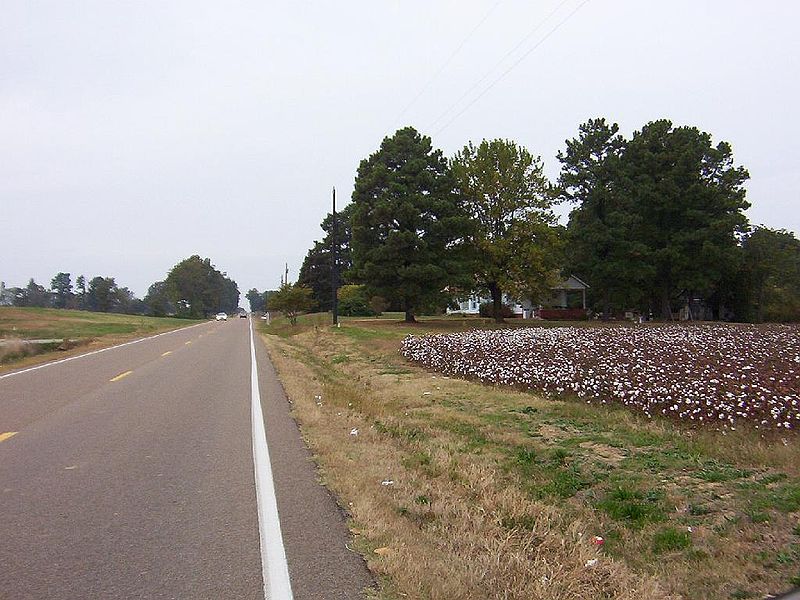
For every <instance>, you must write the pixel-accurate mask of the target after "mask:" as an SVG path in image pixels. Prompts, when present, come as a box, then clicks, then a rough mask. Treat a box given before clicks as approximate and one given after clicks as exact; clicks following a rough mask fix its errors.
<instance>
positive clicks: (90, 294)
mask: <svg viewBox="0 0 800 600" xmlns="http://www.w3.org/2000/svg"><path fill="white" fill-rule="evenodd" d="M118 291H119V290H118V288H117V284H116V282H115V281H114V278H113V277H94V278H92V280H91V281H89V289H88V290H87V292H86V306H87V308H88V309H89V310H93V311H97V312H109V311H110V310H111V309H112V308H114V307H115V306H117V305H118V304H119V296H118Z"/></svg>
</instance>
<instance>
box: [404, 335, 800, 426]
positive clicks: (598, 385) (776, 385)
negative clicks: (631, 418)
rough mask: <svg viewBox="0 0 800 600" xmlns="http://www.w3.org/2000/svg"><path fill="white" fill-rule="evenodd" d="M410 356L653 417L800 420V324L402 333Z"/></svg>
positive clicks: (721, 422)
mask: <svg viewBox="0 0 800 600" xmlns="http://www.w3.org/2000/svg"><path fill="white" fill-rule="evenodd" d="M402 352H403V355H404V356H405V357H406V358H408V359H410V360H412V361H415V362H418V363H420V364H422V365H424V366H425V367H427V368H429V369H433V370H435V371H439V372H442V373H444V374H447V375H454V376H458V377H466V378H473V379H478V380H480V381H482V382H484V383H490V384H501V385H512V386H521V387H524V388H527V389H532V390H537V391H542V392H545V393H547V394H549V395H553V396H557V395H561V394H569V395H577V396H578V397H580V398H583V399H585V400H586V401H587V402H599V403H610V402H616V403H622V404H625V405H627V406H629V407H631V408H634V409H636V410H638V411H641V412H643V413H645V414H646V415H647V416H653V415H659V414H660V415H666V416H667V417H670V418H673V419H678V420H682V421H688V422H695V423H701V424H711V425H712V426H715V427H725V428H735V427H736V426H737V425H738V424H740V423H741V422H743V421H749V422H753V423H755V426H756V427H759V428H761V429H780V430H784V431H785V430H787V429H797V428H798V427H800V327H798V326H795V325H771V326H751V325H727V324H701V325H697V324H690V325H663V326H647V325H644V326H643V325H639V326H631V327H594V328H590V327H586V328H576V327H556V328H551V329H548V328H525V329H512V330H508V329H505V330H497V331H469V332H465V333H455V334H441V335H428V336H409V337H407V338H406V339H405V340H403V345H402Z"/></svg>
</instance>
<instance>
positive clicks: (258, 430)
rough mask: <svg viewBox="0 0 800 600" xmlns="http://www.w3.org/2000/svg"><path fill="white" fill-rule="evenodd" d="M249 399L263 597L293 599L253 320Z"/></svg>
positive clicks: (281, 599) (268, 599) (275, 599)
mask: <svg viewBox="0 0 800 600" xmlns="http://www.w3.org/2000/svg"><path fill="white" fill-rule="evenodd" d="M250 399H251V414H250V418H251V420H252V423H253V466H254V470H255V480H256V503H257V504H258V533H259V538H260V546H261V576H262V578H263V580H264V597H265V598H266V599H267V600H292V585H291V582H290V580H289V565H288V563H287V562H286V551H285V550H284V547H283V536H282V534H281V522H280V519H279V518H278V502H277V499H276V498H275V483H274V482H273V480H272V466H271V465H270V460H269V448H268V446H267V432H266V430H265V429H264V414H263V412H262V410H261V393H260V391H259V389H258V363H257V362H256V346H255V342H254V341H253V321H252V320H250Z"/></svg>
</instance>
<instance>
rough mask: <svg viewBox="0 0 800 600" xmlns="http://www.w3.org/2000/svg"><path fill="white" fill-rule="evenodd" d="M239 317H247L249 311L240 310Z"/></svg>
mask: <svg viewBox="0 0 800 600" xmlns="http://www.w3.org/2000/svg"><path fill="white" fill-rule="evenodd" d="M239 318H240V319H246V318H247V313H246V312H240V313H239Z"/></svg>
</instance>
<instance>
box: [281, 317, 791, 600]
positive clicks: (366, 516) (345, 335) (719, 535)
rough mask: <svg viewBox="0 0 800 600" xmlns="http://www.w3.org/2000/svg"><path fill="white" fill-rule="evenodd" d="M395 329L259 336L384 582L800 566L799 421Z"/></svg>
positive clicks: (546, 585)
mask: <svg viewBox="0 0 800 600" xmlns="http://www.w3.org/2000/svg"><path fill="white" fill-rule="evenodd" d="M450 325H451V324H449V323H448V326H450ZM428 326H430V324H421V325H418V326H415V327H414V329H417V330H418V329H419V328H420V327H428ZM293 331H294V332H296V331H303V328H302V327H300V328H298V329H295V330H293ZM405 331H406V329H404V328H403V327H402V326H398V325H397V324H392V323H386V322H376V323H373V324H370V323H368V322H365V323H363V324H361V323H359V324H358V325H353V324H352V323H351V324H349V325H347V326H345V327H343V328H342V329H341V330H335V331H333V330H331V329H329V328H327V327H324V326H322V325H321V324H316V325H310V326H309V327H308V328H307V329H306V330H305V331H304V333H302V334H300V335H294V336H291V337H285V338H281V339H279V338H276V337H273V336H266V339H267V343H268V346H269V347H270V351H271V354H272V356H273V359H274V361H275V363H276V367H277V368H278V370H279V373H280V375H281V378H282V380H283V382H284V384H285V386H286V389H287V392H288V393H289V395H290V397H291V398H292V399H293V401H294V407H295V408H294V413H295V416H296V418H297V420H298V421H299V423H300V425H301V429H302V431H303V433H304V435H305V436H306V439H307V441H308V443H309V446H310V447H311V448H312V450H313V452H314V453H315V455H316V456H317V459H318V461H319V464H320V469H321V473H322V476H323V478H324V480H325V482H326V483H327V484H328V485H329V486H330V487H331V489H333V490H334V492H335V493H336V494H337V496H338V497H339V498H340V499H341V501H342V504H343V505H344V506H345V507H348V508H349V510H350V512H351V514H352V516H353V521H352V523H353V530H354V532H355V533H356V534H357V535H356V545H357V547H358V549H359V550H361V551H362V552H363V553H364V554H365V556H366V557H367V559H368V562H369V565H370V568H371V569H372V570H373V572H375V573H376V574H377V575H378V576H379V579H380V580H381V581H382V587H381V592H380V594H379V597H380V598H401V597H403V598H405V597H407V598H454V599H460V598H476V599H478V598H543V599H551V598H633V597H636V598H655V599H658V598H687V599H688V598H708V599H715V600H716V599H719V600H722V599H727V598H762V597H764V596H765V594H767V593H776V592H780V591H782V590H785V589H787V588H788V587H789V585H790V582H792V581H798V582H800V580H798V579H797V576H798V574H799V573H800V512H798V510H800V480H798V469H799V468H800V447H798V443H797V438H796V437H792V436H790V437H784V438H781V437H777V436H773V437H771V438H766V437H763V436H762V435H761V434H759V433H758V432H754V431H743V430H739V431H736V432H727V433H725V434H721V433H718V432H713V431H707V430H698V429H686V428H683V429H681V428H678V427H677V426H676V425H675V424H673V423H670V422H667V421H662V420H646V419H644V418H643V417H641V416H639V415H636V414H633V413H631V412H629V411H626V410H624V409H620V408H614V407H600V406H596V405H591V406H589V405H586V404H585V403H582V402H577V401H564V400H549V399H544V398H541V397H539V396H536V395H534V394H530V393H524V392H518V391H514V390H509V389H503V388H495V387H487V386H482V385H479V384H476V383H473V382H468V381H463V380H457V379H450V378H447V377H442V376H441V375H438V374H435V373H430V372H426V371H424V370H422V369H420V368H417V367H415V366H413V365H410V364H409V363H407V362H406V361H405V360H404V359H403V358H402V357H401V356H400V355H399V352H398V341H399V339H400V338H401V337H402V335H403V334H404V332H405ZM289 333H290V332H289ZM320 395H321V396H322V401H321V404H318V403H317V402H316V401H315V396H320ZM353 428H357V429H358V430H359V433H358V435H357V436H351V435H350V431H351V430H352V429H353ZM386 480H391V481H393V482H394V483H393V484H392V485H388V486H383V485H381V482H382V481H386ZM615 494H617V496H619V497H618V498H616V497H615ZM626 495H627V496H626ZM637 511H640V512H641V514H639V512H637ZM689 528H691V532H690V533H687V531H688V529H689ZM594 535H602V536H604V537H605V545H604V546H603V547H602V548H598V547H596V546H594V545H592V544H591V543H590V541H589V538H591V536H594ZM376 550H377V551H378V553H376V552H375V551H376ZM595 558H596V559H598V561H597V563H596V564H595V565H594V566H587V561H591V560H593V559H595Z"/></svg>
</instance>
